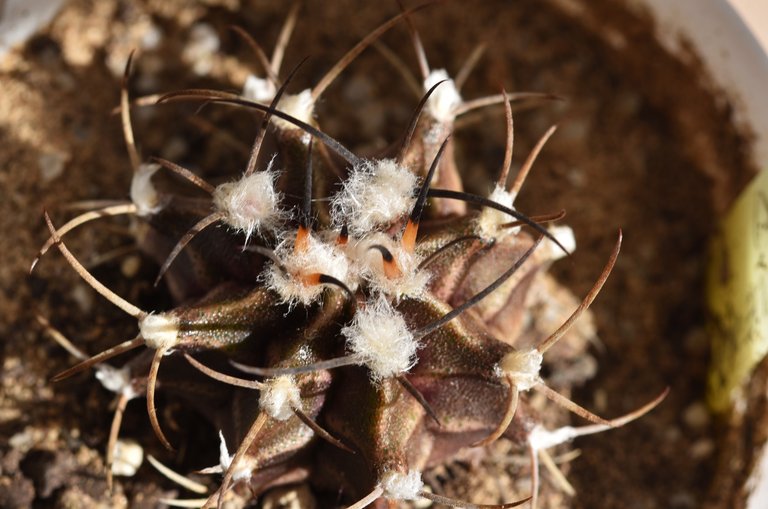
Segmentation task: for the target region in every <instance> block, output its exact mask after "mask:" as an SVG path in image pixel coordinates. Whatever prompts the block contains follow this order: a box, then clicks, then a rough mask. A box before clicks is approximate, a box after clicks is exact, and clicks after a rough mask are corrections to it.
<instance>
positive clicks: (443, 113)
mask: <svg viewBox="0 0 768 509" xmlns="http://www.w3.org/2000/svg"><path fill="white" fill-rule="evenodd" d="M442 80H448V81H446V82H445V83H441V84H440V86H439V87H437V88H436V89H435V91H434V92H432V95H431V96H429V99H427V111H428V112H429V114H430V115H432V116H433V117H434V118H435V119H436V120H439V121H440V122H453V120H454V119H455V118H456V113H455V112H456V108H457V107H459V106H460V105H461V103H462V102H463V100H462V99H461V95H460V94H459V90H458V89H457V88H456V83H455V82H454V81H453V80H452V79H450V78H449V77H448V72H446V70H445V69H435V70H434V71H432V72H430V73H429V76H427V79H425V80H424V91H425V92H426V91H427V90H429V89H430V88H432V87H433V86H434V85H435V83H437V82H438V81H442Z"/></svg>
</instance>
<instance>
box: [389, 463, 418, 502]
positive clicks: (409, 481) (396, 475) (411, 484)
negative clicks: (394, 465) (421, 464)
mask: <svg viewBox="0 0 768 509" xmlns="http://www.w3.org/2000/svg"><path fill="white" fill-rule="evenodd" d="M379 484H380V485H381V487H382V488H383V489H384V496H385V497H386V498H388V499H390V500H416V499H418V498H421V491H422V490H423V489H424V481H422V480H421V472H418V471H416V470H411V471H409V472H408V473H407V474H403V473H401V472H387V473H386V474H384V475H383V476H382V478H381V481H380V482H379Z"/></svg>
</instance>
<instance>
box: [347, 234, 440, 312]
mask: <svg viewBox="0 0 768 509" xmlns="http://www.w3.org/2000/svg"><path fill="white" fill-rule="evenodd" d="M376 244H379V245H382V246H384V247H386V248H387V249H388V250H389V252H390V253H392V257H393V258H394V260H395V262H396V264H397V267H398V268H399V269H400V272H401V274H400V276H399V277H396V278H390V277H388V276H387V274H386V273H385V272H384V261H383V259H382V256H381V253H380V252H379V251H377V250H375V249H371V246H373V245H376ZM349 253H350V256H351V257H352V258H353V259H354V260H355V262H356V264H357V265H358V267H359V270H360V275H361V276H362V277H363V278H364V279H365V280H366V281H368V283H369V284H370V287H371V290H373V291H374V292H379V293H382V294H384V295H387V296H389V297H391V298H393V299H395V300H400V299H401V298H403V297H419V296H421V295H423V294H424V291H425V289H426V286H427V283H429V279H430V277H431V274H430V273H429V272H428V271H426V270H419V268H418V267H419V263H421V257H419V256H418V255H416V254H415V253H409V252H407V251H406V250H405V249H403V247H402V245H401V243H400V242H396V241H394V240H392V239H391V238H390V237H389V236H388V235H386V234H384V233H380V232H377V233H374V234H372V235H368V236H366V237H364V238H363V239H360V240H359V241H357V242H354V243H351V244H350V248H349Z"/></svg>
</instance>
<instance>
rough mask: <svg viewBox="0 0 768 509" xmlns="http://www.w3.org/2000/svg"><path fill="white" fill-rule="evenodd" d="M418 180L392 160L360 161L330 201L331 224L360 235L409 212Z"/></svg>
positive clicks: (384, 225) (383, 225)
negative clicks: (344, 226)
mask: <svg viewBox="0 0 768 509" xmlns="http://www.w3.org/2000/svg"><path fill="white" fill-rule="evenodd" d="M417 184H418V179H417V178H416V175H414V174H413V173H412V172H411V171H410V170H409V169H408V168H406V167H405V166H401V165H398V164H397V163H396V162H395V160H394V159H380V160H370V161H363V163H362V164H360V165H357V166H355V167H353V168H352V172H351V173H350V175H349V177H348V178H347V179H346V180H345V181H344V183H343V185H342V188H341V191H339V192H338V193H337V194H336V195H335V196H334V197H333V201H332V207H333V211H332V214H333V223H334V224H335V225H337V226H340V225H342V224H347V226H348V227H349V231H350V233H351V234H353V235H356V236H362V235H365V234H367V233H370V232H371V231H372V230H376V229H380V228H382V227H386V226H388V225H390V224H391V223H393V222H394V221H396V220H398V219H399V218H401V217H402V216H404V215H406V214H408V213H409V212H410V211H411V208H413V205H414V203H415V202H416V198H415V197H414V189H416V186H417Z"/></svg>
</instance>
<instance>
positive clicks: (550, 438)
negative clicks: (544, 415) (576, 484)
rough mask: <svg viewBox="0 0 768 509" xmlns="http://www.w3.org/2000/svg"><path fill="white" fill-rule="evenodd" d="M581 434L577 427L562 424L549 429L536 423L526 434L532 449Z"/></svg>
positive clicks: (564, 441) (561, 442) (553, 445)
mask: <svg viewBox="0 0 768 509" xmlns="http://www.w3.org/2000/svg"><path fill="white" fill-rule="evenodd" d="M605 428H606V429H608V428H609V427H608V426H605ZM581 434H582V433H579V430H578V429H577V428H574V427H572V426H563V427H562V428H557V429H556V430H554V431H549V430H548V429H545V428H544V427H543V426H541V425H538V424H537V425H536V426H534V427H533V429H532V430H531V431H530V434H529V435H528V443H529V444H530V445H531V448H532V449H533V450H534V451H541V450H544V449H549V448H551V447H555V446H556V445H560V444H564V443H566V442H570V441H571V440H573V439H574V438H576V437H578V436H580V435H581Z"/></svg>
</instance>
